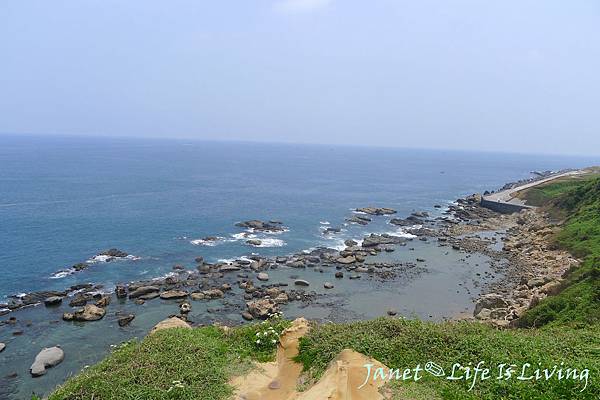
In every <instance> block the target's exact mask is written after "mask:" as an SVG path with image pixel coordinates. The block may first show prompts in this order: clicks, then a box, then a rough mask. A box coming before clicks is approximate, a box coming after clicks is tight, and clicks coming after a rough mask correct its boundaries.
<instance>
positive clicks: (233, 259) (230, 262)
mask: <svg viewBox="0 0 600 400" xmlns="http://www.w3.org/2000/svg"><path fill="white" fill-rule="evenodd" d="M238 260H243V261H249V262H252V260H251V259H249V258H248V257H246V256H241V257H236V258H220V259H218V260H217V262H219V263H225V264H233V263H234V262H236V261H238Z"/></svg>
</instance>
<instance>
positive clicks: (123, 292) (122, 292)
mask: <svg viewBox="0 0 600 400" xmlns="http://www.w3.org/2000/svg"><path fill="white" fill-rule="evenodd" d="M115 294H116V295H117V298H119V299H123V298H125V297H127V286H125V285H117V286H116V287H115Z"/></svg>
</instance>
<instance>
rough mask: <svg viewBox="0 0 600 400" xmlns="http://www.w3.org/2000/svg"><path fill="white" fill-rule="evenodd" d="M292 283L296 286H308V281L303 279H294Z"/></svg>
mask: <svg viewBox="0 0 600 400" xmlns="http://www.w3.org/2000/svg"><path fill="white" fill-rule="evenodd" d="M294 285H297V286H310V283H309V282H308V281H305V280H304V279H296V280H295V281H294Z"/></svg>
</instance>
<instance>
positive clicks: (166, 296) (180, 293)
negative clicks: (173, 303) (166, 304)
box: [160, 290, 188, 300]
mask: <svg viewBox="0 0 600 400" xmlns="http://www.w3.org/2000/svg"><path fill="white" fill-rule="evenodd" d="M187 296H188V292H187V291H185V290H167V291H165V292H162V293H161V294H160V298H161V299H163V300H170V299H182V298H184V297H187Z"/></svg>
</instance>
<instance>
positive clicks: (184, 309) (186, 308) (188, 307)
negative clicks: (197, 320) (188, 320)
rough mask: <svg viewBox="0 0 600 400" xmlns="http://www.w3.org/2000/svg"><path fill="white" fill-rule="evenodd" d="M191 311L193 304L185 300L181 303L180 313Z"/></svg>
mask: <svg viewBox="0 0 600 400" xmlns="http://www.w3.org/2000/svg"><path fill="white" fill-rule="evenodd" d="M190 311H192V305H191V304H190V303H187V302H185V303H181V304H180V305H179V312H180V313H182V314H187V313H189V312H190Z"/></svg>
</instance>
